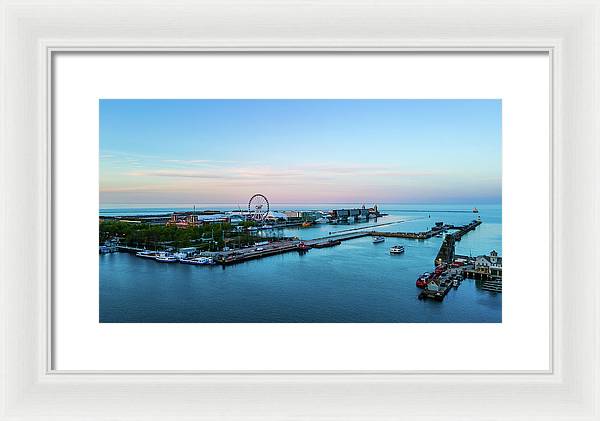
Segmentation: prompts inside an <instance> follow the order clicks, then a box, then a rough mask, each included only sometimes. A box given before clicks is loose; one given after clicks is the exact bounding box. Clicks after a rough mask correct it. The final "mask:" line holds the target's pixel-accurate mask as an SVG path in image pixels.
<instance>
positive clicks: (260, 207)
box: [248, 194, 269, 222]
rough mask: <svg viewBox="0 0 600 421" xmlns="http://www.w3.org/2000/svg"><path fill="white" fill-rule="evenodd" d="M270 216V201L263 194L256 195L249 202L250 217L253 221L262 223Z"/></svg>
mask: <svg viewBox="0 0 600 421" xmlns="http://www.w3.org/2000/svg"><path fill="white" fill-rule="evenodd" d="M268 214H269V201H268V200H267V198H266V196H264V195H262V194H255V195H254V196H252V197H251V198H250V201H249V202H248V215H249V217H250V219H252V220H253V221H257V222H261V221H264V220H265V219H266V218H267V215H268Z"/></svg>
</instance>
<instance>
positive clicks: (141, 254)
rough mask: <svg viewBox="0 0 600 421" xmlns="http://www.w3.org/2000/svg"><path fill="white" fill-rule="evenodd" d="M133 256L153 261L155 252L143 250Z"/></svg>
mask: <svg viewBox="0 0 600 421" xmlns="http://www.w3.org/2000/svg"><path fill="white" fill-rule="evenodd" d="M135 255H136V256H137V257H145V258H149V259H154V258H155V257H156V252H153V251H149V250H144V251H138V252H137V253H136V254H135Z"/></svg>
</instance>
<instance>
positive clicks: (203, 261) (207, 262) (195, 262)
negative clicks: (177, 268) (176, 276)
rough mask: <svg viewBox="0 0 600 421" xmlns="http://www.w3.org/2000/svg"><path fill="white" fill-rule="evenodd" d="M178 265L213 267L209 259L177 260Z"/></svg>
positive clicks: (212, 262) (212, 261)
mask: <svg viewBox="0 0 600 421" xmlns="http://www.w3.org/2000/svg"><path fill="white" fill-rule="evenodd" d="M179 263H183V264H186V265H214V263H215V262H214V260H213V259H212V258H210V257H192V258H190V259H179Z"/></svg>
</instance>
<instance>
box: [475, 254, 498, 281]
mask: <svg viewBox="0 0 600 421" xmlns="http://www.w3.org/2000/svg"><path fill="white" fill-rule="evenodd" d="M475 270H476V271H477V272H481V273H486V274H488V275H492V276H502V256H498V252H497V251H496V250H492V251H491V252H490V255H489V256H485V255H484V256H477V258H476V259H475Z"/></svg>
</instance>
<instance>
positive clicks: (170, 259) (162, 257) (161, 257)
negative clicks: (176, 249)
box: [154, 251, 177, 263]
mask: <svg viewBox="0 0 600 421" xmlns="http://www.w3.org/2000/svg"><path fill="white" fill-rule="evenodd" d="M154 260H156V261H157V262H160V263H175V262H177V257H175V256H173V255H172V254H171V253H167V252H164V251H161V252H160V253H158V255H157V256H156V257H155V258H154Z"/></svg>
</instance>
